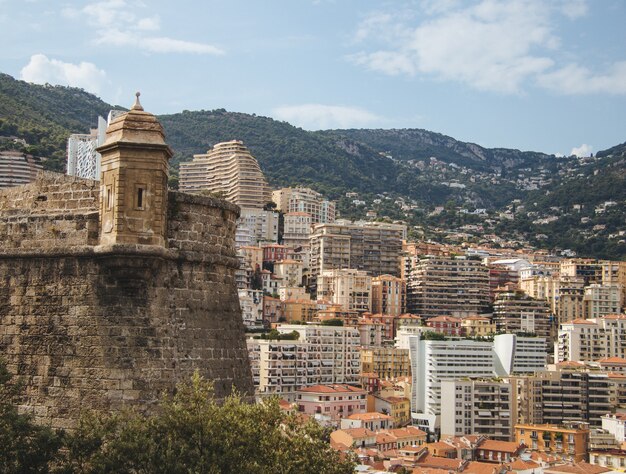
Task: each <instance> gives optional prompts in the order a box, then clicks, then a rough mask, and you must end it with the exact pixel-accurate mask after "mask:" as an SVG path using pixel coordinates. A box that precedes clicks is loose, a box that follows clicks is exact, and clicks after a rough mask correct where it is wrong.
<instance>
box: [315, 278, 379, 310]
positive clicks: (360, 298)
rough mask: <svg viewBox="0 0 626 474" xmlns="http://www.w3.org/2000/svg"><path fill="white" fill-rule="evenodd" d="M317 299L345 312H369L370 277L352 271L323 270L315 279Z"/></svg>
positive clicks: (370, 301)
mask: <svg viewBox="0 0 626 474" xmlns="http://www.w3.org/2000/svg"><path fill="white" fill-rule="evenodd" d="M317 297H318V299H323V300H328V301H331V302H332V303H334V304H338V305H341V307H342V308H343V309H345V310H347V311H362V312H366V311H370V310H371V306H372V277H371V276H369V275H368V274H367V272H363V271H359V270H354V269H346V268H344V269H340V270H325V271H323V272H322V273H321V275H320V276H319V277H318V279H317Z"/></svg>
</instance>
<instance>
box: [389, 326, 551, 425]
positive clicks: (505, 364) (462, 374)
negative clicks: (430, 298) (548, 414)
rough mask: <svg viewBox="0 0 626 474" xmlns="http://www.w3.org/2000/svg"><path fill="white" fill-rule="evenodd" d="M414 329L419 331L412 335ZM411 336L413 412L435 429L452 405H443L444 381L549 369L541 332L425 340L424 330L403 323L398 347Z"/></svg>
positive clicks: (409, 341)
mask: <svg viewBox="0 0 626 474" xmlns="http://www.w3.org/2000/svg"><path fill="white" fill-rule="evenodd" d="M407 329H409V330H408V331H407ZM416 329H419V328H416ZM411 332H418V334H416V335H410V333H411ZM407 340H408V346H409V354H410V358H411V376H412V384H413V385H412V392H411V412H412V417H413V420H414V421H415V422H416V424H417V425H418V426H419V427H420V428H421V429H424V430H428V431H430V432H436V431H437V430H438V429H439V426H440V415H441V412H442V410H450V409H452V407H450V406H442V398H441V383H442V381H444V380H460V379H474V378H479V379H482V378H492V377H508V376H511V375H518V374H524V373H529V372H535V371H536V370H544V369H545V362H546V358H547V354H546V346H545V344H546V341H545V339H543V338H540V337H521V336H517V335H515V334H502V335H498V336H496V337H495V338H494V342H489V341H484V342H483V341H475V340H471V339H462V338H457V337H449V338H446V339H444V340H425V339H424V333H422V332H419V331H415V330H412V328H402V330H401V331H400V334H399V335H398V341H399V344H398V347H403V346H405V345H406V341H407Z"/></svg>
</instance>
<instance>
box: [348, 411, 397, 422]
mask: <svg viewBox="0 0 626 474" xmlns="http://www.w3.org/2000/svg"><path fill="white" fill-rule="evenodd" d="M348 420H362V421H369V420H393V418H392V417H390V416H389V415H385V414H383V413H378V412H377V411H372V412H368V413H354V414H352V415H350V416H348Z"/></svg>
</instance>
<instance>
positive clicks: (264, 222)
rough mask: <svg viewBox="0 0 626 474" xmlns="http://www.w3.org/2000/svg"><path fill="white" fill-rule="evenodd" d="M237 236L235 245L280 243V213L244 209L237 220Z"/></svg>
mask: <svg viewBox="0 0 626 474" xmlns="http://www.w3.org/2000/svg"><path fill="white" fill-rule="evenodd" d="M237 235H238V236H239V237H237ZM237 235H236V239H235V243H236V244H243V245H245V246H253V245H257V244H258V243H260V242H271V243H276V242H278V213H277V212H274V211H264V210H263V209H253V208H242V209H241V215H240V217H239V219H238V220H237Z"/></svg>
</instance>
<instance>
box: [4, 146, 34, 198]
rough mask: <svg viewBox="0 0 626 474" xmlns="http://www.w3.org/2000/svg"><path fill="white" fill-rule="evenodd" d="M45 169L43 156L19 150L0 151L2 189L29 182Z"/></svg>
mask: <svg viewBox="0 0 626 474" xmlns="http://www.w3.org/2000/svg"><path fill="white" fill-rule="evenodd" d="M41 169H43V165H42V163H41V158H39V157H36V156H33V155H27V154H25V153H21V152H17V151H0V189H2V188H8V187H11V186H19V185H21V184H28V183H30V182H32V181H34V180H35V177H36V176H37V173H38V172H39V170H41Z"/></svg>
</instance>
